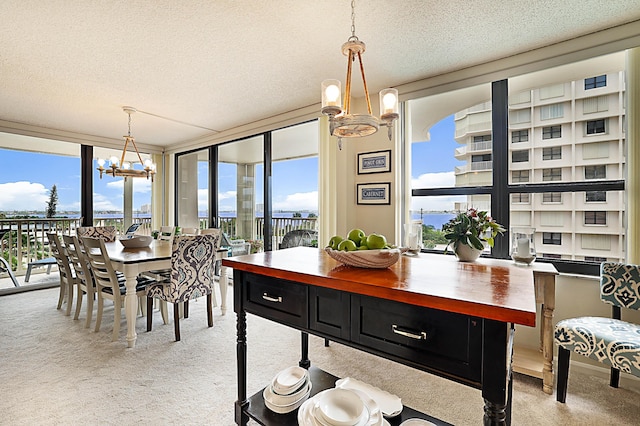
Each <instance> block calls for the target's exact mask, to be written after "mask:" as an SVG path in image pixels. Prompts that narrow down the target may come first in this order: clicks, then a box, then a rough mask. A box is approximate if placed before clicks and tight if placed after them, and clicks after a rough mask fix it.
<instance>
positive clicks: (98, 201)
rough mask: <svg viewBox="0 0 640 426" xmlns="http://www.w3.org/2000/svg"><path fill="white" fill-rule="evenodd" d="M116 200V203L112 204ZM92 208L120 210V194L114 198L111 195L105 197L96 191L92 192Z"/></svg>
mask: <svg viewBox="0 0 640 426" xmlns="http://www.w3.org/2000/svg"><path fill="white" fill-rule="evenodd" d="M114 202H117V203H118V204H114ZM93 210H94V211H113V210H115V211H122V196H118V197H117V198H116V199H115V200H114V199H113V198H112V197H106V196H104V195H102V194H98V193H97V192H94V193H93Z"/></svg>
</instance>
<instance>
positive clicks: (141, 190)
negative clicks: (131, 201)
mask: <svg viewBox="0 0 640 426" xmlns="http://www.w3.org/2000/svg"><path fill="white" fill-rule="evenodd" d="M131 179H133V192H134V193H138V194H147V193H149V192H151V179H143V178H131ZM107 187H108V188H110V189H118V190H120V191H121V192H122V191H123V189H124V179H117V180H112V181H111V182H109V183H107Z"/></svg>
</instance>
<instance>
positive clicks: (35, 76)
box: [0, 0, 640, 147]
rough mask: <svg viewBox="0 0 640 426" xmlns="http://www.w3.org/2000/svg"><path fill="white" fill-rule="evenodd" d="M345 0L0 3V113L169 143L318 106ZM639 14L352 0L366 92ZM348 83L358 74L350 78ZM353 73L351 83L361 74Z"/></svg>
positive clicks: (577, 7) (546, 2)
mask: <svg viewBox="0 0 640 426" xmlns="http://www.w3.org/2000/svg"><path fill="white" fill-rule="evenodd" d="M350 14H351V11H350V2H349V1H348V0H322V1H318V0H277V1H257V0H251V1H249V0H208V1H203V0H189V1H170V0H127V1H119V0H110V1H108V0H86V1H80V0H76V1H72V0H47V1H41V0H2V1H1V2H0V16H2V26H0V120H4V121H8V122H15V123H22V124H27V125H33V126H40V127H44V128H48V129H56V130H63V131H68V132H74V133H79V134H85V135H92V136H99V137H104V138H110V139H114V140H121V139H120V137H121V136H122V135H123V134H125V133H126V124H127V117H126V115H125V114H124V113H123V112H122V110H121V108H122V106H124V105H130V106H133V107H135V108H137V109H138V110H140V111H143V112H146V114H140V113H138V114H135V115H134V116H133V125H132V133H133V135H134V136H136V140H137V141H138V142H139V143H143V144H149V145H158V146H162V147H175V146H176V144H179V143H180V142H184V141H189V140H193V139H195V138H200V137H204V136H206V135H210V134H212V133H213V132H215V131H224V130H228V129H232V128H235V127H237V126H240V125H243V124H246V123H251V122H254V121H257V120H260V119H264V118H267V117H271V116H274V115H277V114H281V113H285V112H287V111H292V110H295V109H297V108H302V107H305V106H309V105H314V104H317V103H319V100H320V93H319V87H320V82H321V81H322V80H324V79H325V78H338V79H342V80H343V79H344V74H345V68H346V60H345V59H344V57H343V56H342V53H341V50H340V46H341V45H342V43H343V42H345V41H346V39H347V38H348V37H349V36H350V25H351V23H350ZM638 19H640V3H639V2H638V1H637V0H633V1H631V0H627V1H621V0H607V1H602V0H556V1H552V0H534V1H531V0H527V1H521V0H512V1H504V0H502V1H500V0H484V1H482V0H475V1H468V0H448V1H442V0H402V1H398V0H368V1H364V0H360V1H358V2H357V4H356V35H357V36H358V37H359V38H360V39H361V40H362V41H364V42H365V43H366V44H367V51H366V53H365V54H364V57H363V60H364V65H365V70H366V73H367V82H368V83H369V85H370V91H371V92H372V93H375V92H377V91H378V90H379V89H381V88H382V87H386V86H397V85H400V84H404V83H409V82H413V81H416V80H419V79H422V78H427V77H431V76H435V75H439V74H443V73H447V72H451V71H455V70H459V69H461V68H465V67H469V66H473V65H477V64H481V63H485V62H489V61H492V60H496V59H499V58H504V57H508V56H511V55H514V54H517V53H521V52H525V51H529V50H532V49H535V48H539V47H543V46H547V45H550V44H554V43H557V42H560V41H563V40H568V39H571V38H575V37H578V36H582V35H585V34H590V33H594V32H597V31H599V30H603V29H606V28H611V27H614V26H617V25H620V24H624V23H628V22H633V21H636V20H638ZM354 81H355V80H354ZM354 84H355V87H356V88H359V87H360V85H359V84H356V83H355V82H354Z"/></svg>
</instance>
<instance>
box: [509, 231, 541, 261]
mask: <svg viewBox="0 0 640 426" xmlns="http://www.w3.org/2000/svg"><path fill="white" fill-rule="evenodd" d="M535 233H536V229H535V228H513V229H512V230H511V258H512V259H513V261H514V262H516V263H519V264H523V265H530V264H531V263H532V262H533V261H534V260H536V240H535Z"/></svg>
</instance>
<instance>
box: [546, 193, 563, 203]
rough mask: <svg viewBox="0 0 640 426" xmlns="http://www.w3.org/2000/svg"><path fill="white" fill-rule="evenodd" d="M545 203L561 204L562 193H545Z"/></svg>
mask: <svg viewBox="0 0 640 426" xmlns="http://www.w3.org/2000/svg"><path fill="white" fill-rule="evenodd" d="M542 202H543V203H561V202H562V192H545V193H544V194H542Z"/></svg>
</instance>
